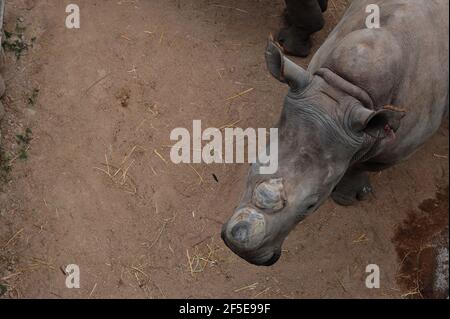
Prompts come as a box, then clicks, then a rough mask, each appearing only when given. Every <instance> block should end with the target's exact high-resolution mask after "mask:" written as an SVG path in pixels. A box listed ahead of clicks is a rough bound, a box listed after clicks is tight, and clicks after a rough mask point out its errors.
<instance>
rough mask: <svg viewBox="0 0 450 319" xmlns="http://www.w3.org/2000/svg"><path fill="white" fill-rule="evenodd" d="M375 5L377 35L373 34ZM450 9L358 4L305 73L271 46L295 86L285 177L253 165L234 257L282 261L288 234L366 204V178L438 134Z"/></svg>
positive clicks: (279, 74) (230, 240)
mask: <svg viewBox="0 0 450 319" xmlns="http://www.w3.org/2000/svg"><path fill="white" fill-rule="evenodd" d="M371 4H376V5H378V7H379V9H380V16H381V18H380V28H378V29H368V28H367V27H366V17H367V16H368V14H369V13H367V12H366V8H367V6H368V5H371ZM448 9H449V8H448V1H446V0H427V1H424V0H378V1H376V0H358V1H353V3H352V4H351V6H350V7H349V9H348V10H347V11H346V13H345V15H344V16H343V18H342V20H341V21H340V23H339V24H338V25H337V26H336V28H335V29H334V30H333V32H332V33H331V34H330V36H329V37H328V38H327V40H326V41H325V42H324V44H323V45H322V46H321V47H320V49H319V50H318V51H317V53H316V54H315V55H314V57H313V59H312V61H311V63H310V65H309V68H308V70H307V71H305V70H303V69H301V68H300V67H299V66H297V65H295V64H294V63H293V62H291V61H290V60H288V59H287V58H286V57H284V55H283V53H282V51H281V48H280V47H279V46H278V45H277V44H276V43H274V42H273V41H269V44H268V47H267V50H266V60H267V65H268V69H269V71H270V72H271V73H272V75H273V76H274V77H275V78H277V79H278V80H280V81H282V82H285V83H287V84H288V85H289V87H290V89H289V92H288V94H287V96H286V98H285V101H284V106H283V110H282V113H281V117H280V120H279V122H278V125H277V126H278V128H279V169H278V172H277V173H275V174H273V175H270V176H269V175H261V174H259V170H258V168H259V165H258V164H254V165H252V167H251V169H250V171H249V175H248V182H247V189H246V191H245V192H244V195H243V196H242V198H241V201H240V204H239V205H238V207H237V209H236V211H235V213H234V215H233V216H232V217H231V218H230V220H229V221H228V222H227V223H226V224H224V227H223V230H222V238H223V239H224V241H225V243H226V244H227V245H228V246H229V247H230V248H231V249H232V250H233V251H234V252H235V253H237V254H238V255H239V256H241V257H242V258H244V259H246V260H247V261H249V262H251V263H253V264H257V265H271V264H273V263H275V262H276V261H277V260H278V258H279V257H280V255H281V245H282V243H283V241H284V239H285V238H286V236H287V234H288V233H289V232H290V231H291V230H292V229H293V228H294V227H295V225H296V224H297V223H298V222H299V221H301V220H303V219H304V218H305V217H306V216H307V215H308V214H310V213H312V212H313V211H314V210H316V209H317V208H318V207H319V206H320V205H321V204H322V203H323V202H324V201H325V200H326V198H327V197H328V196H330V195H331V197H332V198H333V199H334V200H335V201H336V202H337V203H339V204H342V205H350V204H353V203H354V202H355V201H356V200H361V199H363V198H364V197H365V196H366V195H367V194H368V193H369V192H370V191H371V186H370V183H369V178H368V174H367V171H373V170H381V169H385V168H387V167H390V166H392V165H394V164H396V163H398V162H399V161H401V160H404V159H406V158H408V157H409V156H410V155H411V154H413V153H414V152H415V151H416V150H417V149H418V148H419V147H420V146H421V145H423V144H424V143H425V142H426V140H427V139H429V138H430V137H431V136H432V135H433V134H434V133H435V132H436V131H437V129H438V128H439V126H440V125H441V122H442V120H443V119H444V118H445V115H446V114H448V95H449V94H448V88H449V84H448V76H449V75H448V67H449V65H448V53H449V52H448V35H449V32H448V31H449V22H448ZM270 191H272V192H274V193H273V194H271V193H270ZM265 197H266V198H267V200H264V198H265ZM278 198H283V200H282V202H281V199H280V202H274V201H276V200H277V199H278ZM264 205H266V206H264Z"/></svg>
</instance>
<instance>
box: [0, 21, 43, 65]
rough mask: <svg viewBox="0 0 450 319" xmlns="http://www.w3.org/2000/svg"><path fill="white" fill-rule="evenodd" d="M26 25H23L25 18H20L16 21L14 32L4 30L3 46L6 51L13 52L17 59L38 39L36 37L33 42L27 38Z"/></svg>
mask: <svg viewBox="0 0 450 319" xmlns="http://www.w3.org/2000/svg"><path fill="white" fill-rule="evenodd" d="M25 31H26V27H25V26H24V25H23V19H22V18H19V19H17V21H16V27H15V29H14V32H10V31H7V30H4V34H5V36H4V40H3V42H2V47H3V49H4V50H5V51H9V52H13V53H14V55H15V56H16V58H17V59H20V58H21V57H22V55H23V54H24V53H25V51H27V50H28V48H29V47H30V46H32V44H33V43H34V42H35V41H36V38H35V37H33V38H32V39H31V44H30V43H28V42H27V40H26V39H25V35H24V33H25Z"/></svg>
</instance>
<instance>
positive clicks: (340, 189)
mask: <svg viewBox="0 0 450 319" xmlns="http://www.w3.org/2000/svg"><path fill="white" fill-rule="evenodd" d="M372 191H373V188H372V185H371V184H370V180H369V174H368V173H367V172H364V171H356V172H355V171H351V170H350V171H348V172H347V173H346V174H345V175H344V177H343V178H342V179H341V181H340V182H339V184H338V185H337V186H336V188H335V189H334V190H333V192H332V193H331V198H332V199H333V200H334V201H335V202H336V203H337V204H339V205H342V206H350V205H353V204H354V203H355V202H356V201H363V200H365V199H366V198H367V196H368V195H369V194H370V193H372Z"/></svg>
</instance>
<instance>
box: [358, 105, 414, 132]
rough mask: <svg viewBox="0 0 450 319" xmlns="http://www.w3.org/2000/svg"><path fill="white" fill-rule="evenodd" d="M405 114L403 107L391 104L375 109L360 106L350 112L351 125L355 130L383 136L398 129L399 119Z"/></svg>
mask: <svg viewBox="0 0 450 319" xmlns="http://www.w3.org/2000/svg"><path fill="white" fill-rule="evenodd" d="M405 115H406V112H405V110H404V109H400V108H397V107H395V106H392V105H386V106H384V107H383V108H381V109H380V110H377V111H373V110H369V109H367V108H365V107H363V106H360V107H357V108H356V109H354V110H353V112H352V114H351V127H352V129H353V130H355V131H357V132H364V133H366V134H368V135H370V136H372V137H375V138H384V137H386V136H388V135H389V134H390V132H391V131H394V132H396V131H397V130H398V128H399V127H400V123H401V119H402V118H403V117H404V116H405Z"/></svg>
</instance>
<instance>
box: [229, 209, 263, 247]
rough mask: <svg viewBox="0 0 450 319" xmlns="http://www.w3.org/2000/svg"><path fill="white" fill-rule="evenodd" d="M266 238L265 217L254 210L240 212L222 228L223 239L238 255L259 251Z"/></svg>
mask: <svg viewBox="0 0 450 319" xmlns="http://www.w3.org/2000/svg"><path fill="white" fill-rule="evenodd" d="M265 236H266V220H265V217H264V216H263V215H262V214H261V213H259V212H257V211H256V210H255V209H253V208H243V209H241V210H238V211H237V212H236V213H235V214H234V215H233V217H231V219H230V220H229V221H228V223H226V224H225V225H224V226H223V228H222V238H223V239H224V241H225V243H226V244H227V245H228V246H230V248H231V249H232V250H233V251H236V252H237V253H238V252H242V251H247V250H252V249H257V248H258V247H259V246H261V244H262V242H263V240H264V238H265Z"/></svg>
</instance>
